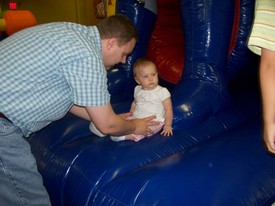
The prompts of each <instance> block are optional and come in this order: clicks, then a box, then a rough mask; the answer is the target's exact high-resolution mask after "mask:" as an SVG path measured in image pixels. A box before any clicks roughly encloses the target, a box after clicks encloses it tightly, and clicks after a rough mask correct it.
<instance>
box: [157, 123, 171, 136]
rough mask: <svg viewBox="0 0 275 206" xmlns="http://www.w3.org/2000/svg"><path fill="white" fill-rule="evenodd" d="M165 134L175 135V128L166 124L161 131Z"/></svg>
mask: <svg viewBox="0 0 275 206" xmlns="http://www.w3.org/2000/svg"><path fill="white" fill-rule="evenodd" d="M160 134H162V135H164V136H170V135H173V129H172V126H171V125H164V127H163V130H162V132H161V133H160Z"/></svg>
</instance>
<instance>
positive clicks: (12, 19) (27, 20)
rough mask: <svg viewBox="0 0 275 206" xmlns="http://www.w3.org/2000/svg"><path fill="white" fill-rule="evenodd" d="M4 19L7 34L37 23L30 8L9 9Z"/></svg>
mask: <svg viewBox="0 0 275 206" xmlns="http://www.w3.org/2000/svg"><path fill="white" fill-rule="evenodd" d="M4 21H5V31H6V33H7V35H12V34H13V33H15V32H17V31H20V30H22V29H25V28H27V27H31V26H35V25H36V19H35V17H34V16H33V14H32V13H31V12H30V11H28V10H12V11H11V10H8V11H6V12H5V13H4Z"/></svg>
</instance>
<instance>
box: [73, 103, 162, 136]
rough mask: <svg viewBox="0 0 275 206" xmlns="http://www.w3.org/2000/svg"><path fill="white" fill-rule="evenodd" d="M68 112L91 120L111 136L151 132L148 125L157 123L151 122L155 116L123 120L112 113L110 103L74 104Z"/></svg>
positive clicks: (101, 130)
mask: <svg viewBox="0 0 275 206" xmlns="http://www.w3.org/2000/svg"><path fill="white" fill-rule="evenodd" d="M70 112H71V113H73V114H74V115H76V116H79V117H81V118H83V119H86V120H88V121H92V122H93V123H94V124H95V126H96V127H97V128H98V129H99V130H100V132H102V133H103V134H108V135H113V136H120V135H127V134H132V133H134V134H142V135H147V133H152V132H153V131H152V130H151V129H150V128H149V127H148V126H151V125H156V124H158V123H156V122H151V120H153V119H154V118H155V116H151V117H146V118H143V119H134V120H125V119H124V118H122V117H121V116H120V115H117V114H115V113H114V111H113V108H112V106H111V105H110V104H107V105H103V106H93V107H79V106H76V105H74V106H73V107H72V108H71V110H70Z"/></svg>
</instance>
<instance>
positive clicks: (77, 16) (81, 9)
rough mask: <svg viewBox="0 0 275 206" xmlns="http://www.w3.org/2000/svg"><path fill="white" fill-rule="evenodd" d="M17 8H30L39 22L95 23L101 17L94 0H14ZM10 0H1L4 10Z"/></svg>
mask: <svg viewBox="0 0 275 206" xmlns="http://www.w3.org/2000/svg"><path fill="white" fill-rule="evenodd" d="M13 2H16V3H17V5H18V7H17V9H21V10H23V9H27V10H30V11H31V12H32V13H33V14H34V16H35V18H36V20H37V23H38V24H41V23H47V22H54V21H70V22H76V23H80V24H84V25H94V24H96V23H97V22H98V21H100V19H99V18H97V17H96V15H95V9H94V0H13ZM8 3H9V0H0V4H1V7H2V10H6V9H7V8H8Z"/></svg>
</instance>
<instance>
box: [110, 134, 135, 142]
mask: <svg viewBox="0 0 275 206" xmlns="http://www.w3.org/2000/svg"><path fill="white" fill-rule="evenodd" d="M110 138H111V140H113V141H115V142H119V141H124V140H134V139H135V137H134V136H133V135H131V134H129V135H125V136H110Z"/></svg>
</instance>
